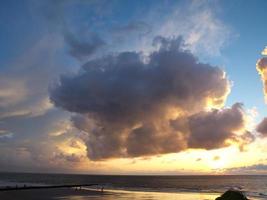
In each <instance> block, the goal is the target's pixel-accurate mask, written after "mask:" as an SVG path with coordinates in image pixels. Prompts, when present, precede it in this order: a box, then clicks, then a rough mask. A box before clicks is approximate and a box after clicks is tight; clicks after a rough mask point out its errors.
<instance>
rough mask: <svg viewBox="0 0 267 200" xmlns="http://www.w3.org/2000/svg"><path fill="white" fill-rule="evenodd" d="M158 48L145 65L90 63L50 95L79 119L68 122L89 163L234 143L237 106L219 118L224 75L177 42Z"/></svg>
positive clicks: (138, 59) (128, 60)
mask: <svg viewBox="0 0 267 200" xmlns="http://www.w3.org/2000/svg"><path fill="white" fill-rule="evenodd" d="M156 42H158V43H159V49H158V50H155V51H154V52H152V53H151V54H150V55H149V56H148V57H147V58H146V59H144V56H143V55H142V53H137V52H121V53H119V54H116V55H110V56H107V57H103V58H99V59H96V60H92V61H90V62H88V63H86V64H85V65H83V67H82V70H81V71H80V72H79V73H78V74H76V75H71V76H62V77H61V79H60V82H59V84H58V85H56V86H54V88H52V89H51V91H50V98H51V101H52V102H53V103H54V105H55V106H57V107H60V108H63V109H64V110H67V111H70V112H74V113H76V114H77V115H76V116H74V117H73V118H72V121H73V124H74V125H75V126H76V127H77V128H78V129H80V130H82V131H84V132H85V133H86V137H84V138H83V139H84V140H85V142H86V145H87V150H88V156H89V158H90V159H92V160H100V159H106V158H114V157H137V156H146V155H156V154H163V153H171V152H179V151H182V150H184V149H186V148H205V149H214V148H220V147H224V146H226V145H227V144H226V143H227V140H237V139H236V138H239V139H240V137H238V136H236V135H235V132H237V131H239V130H241V129H243V128H244V127H243V126H244V123H245V122H244V117H243V115H244V112H243V110H242V106H241V105H240V104H235V105H233V106H232V108H229V109H228V108H226V109H222V110H220V109H221V107H222V106H223V105H224V101H225V99H226V97H227V95H228V94H229V91H230V84H229V81H228V79H227V77H226V75H225V72H224V71H222V70H221V69H220V68H218V67H214V66H211V65H209V64H203V63H200V62H199V61H198V60H197V59H196V57H195V56H194V55H193V54H191V53H190V52H188V51H185V50H183V48H182V46H183V42H182V40H181V38H177V39H166V38H162V37H159V38H157V39H156ZM208 107H209V108H210V107H211V108H212V107H213V108H214V109H213V110H211V111H207V108H208ZM216 108H217V109H216ZM235 137H236V138H235ZM240 140H242V139H240ZM239 142H241V141H239Z"/></svg>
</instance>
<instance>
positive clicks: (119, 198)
mask: <svg viewBox="0 0 267 200" xmlns="http://www.w3.org/2000/svg"><path fill="white" fill-rule="evenodd" d="M218 196H219V195H218V194H205V193H167V192H166V193H164V192H136V191H111V190H110V191H106V192H104V193H103V194H97V195H90V196H69V197H61V198H58V199H60V200H90V199H91V200H92V199H94V200H128V199H131V200H164V199H166V200H167V199H168V200H177V199H182V200H214V199H215V198H216V197H218Z"/></svg>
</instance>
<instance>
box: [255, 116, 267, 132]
mask: <svg viewBox="0 0 267 200" xmlns="http://www.w3.org/2000/svg"><path fill="white" fill-rule="evenodd" d="M256 130H257V131H258V132H259V133H261V134H262V135H263V136H266V135H267V118H266V117H265V118H264V119H263V120H262V121H261V122H260V123H259V124H258V125H257V127H256Z"/></svg>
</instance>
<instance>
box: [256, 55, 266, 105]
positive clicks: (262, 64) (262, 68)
mask: <svg viewBox="0 0 267 200" xmlns="http://www.w3.org/2000/svg"><path fill="white" fill-rule="evenodd" d="M256 69H257V71H258V72H259V74H260V76H261V80H262V82H263V92H264V97H265V102H266V101H267V57H263V58H261V59H259V60H258V62H257V64H256Z"/></svg>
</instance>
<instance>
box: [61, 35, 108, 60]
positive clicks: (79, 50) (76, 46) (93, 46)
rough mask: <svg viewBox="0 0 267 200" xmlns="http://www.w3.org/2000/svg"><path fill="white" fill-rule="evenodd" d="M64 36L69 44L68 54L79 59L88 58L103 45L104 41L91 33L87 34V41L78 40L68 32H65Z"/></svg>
mask: <svg viewBox="0 0 267 200" xmlns="http://www.w3.org/2000/svg"><path fill="white" fill-rule="evenodd" d="M64 38H65V41H66V43H67V44H68V46H69V53H70V55H72V56H73V57H75V58H77V59H79V60H83V59H85V58H89V57H90V56H92V55H93V54H94V53H96V52H97V51H98V50H99V49H100V48H101V47H102V46H104V45H105V42H104V41H103V40H102V39H101V38H100V37H99V36H97V35H96V34H93V33H91V34H90V36H88V38H89V40H88V39H87V41H86V40H83V41H80V40H79V39H77V38H76V37H75V36H74V35H73V34H72V33H70V32H65V34H64Z"/></svg>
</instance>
